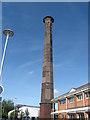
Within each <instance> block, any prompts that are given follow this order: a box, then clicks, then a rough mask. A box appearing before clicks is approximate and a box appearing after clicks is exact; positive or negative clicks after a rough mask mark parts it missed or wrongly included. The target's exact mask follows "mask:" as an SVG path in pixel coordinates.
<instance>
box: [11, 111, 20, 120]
mask: <svg viewBox="0 0 90 120" xmlns="http://www.w3.org/2000/svg"><path fill="white" fill-rule="evenodd" d="M17 114H18V111H17V110H15V112H12V113H11V114H10V119H11V120H12V119H14V118H15V120H16V119H17Z"/></svg>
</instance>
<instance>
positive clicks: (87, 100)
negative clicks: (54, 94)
mask: <svg viewBox="0 0 90 120" xmlns="http://www.w3.org/2000/svg"><path fill="white" fill-rule="evenodd" d="M52 102H53V103H58V110H57V111H55V112H52V113H51V114H52V115H58V118H64V119H65V118H70V119H73V118H74V119H82V120H83V119H84V118H87V119H88V120H89V119H90V83H88V84H86V85H83V86H81V87H78V88H72V89H71V90H70V91H69V92H67V93H65V94H63V95H61V96H59V97H58V98H55V99H53V100H52Z"/></svg>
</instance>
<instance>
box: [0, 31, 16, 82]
mask: <svg viewBox="0 0 90 120" xmlns="http://www.w3.org/2000/svg"><path fill="white" fill-rule="evenodd" d="M3 34H4V35H5V36H6V42H5V47H4V52H3V57H2V61H1V67H0V80H1V74H2V69H3V63H4V58H5V53H6V48H7V43H8V39H9V37H10V36H13V35H14V32H13V31H12V30H10V29H6V30H4V31H3Z"/></svg>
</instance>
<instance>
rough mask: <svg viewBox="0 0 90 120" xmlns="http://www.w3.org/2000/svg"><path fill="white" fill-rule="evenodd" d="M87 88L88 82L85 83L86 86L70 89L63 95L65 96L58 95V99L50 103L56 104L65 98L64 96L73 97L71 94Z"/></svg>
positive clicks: (89, 85) (89, 84)
mask: <svg viewBox="0 0 90 120" xmlns="http://www.w3.org/2000/svg"><path fill="white" fill-rule="evenodd" d="M89 87H90V82H89V83H87V84H85V85H82V86H80V87H78V88H72V89H71V90H70V91H69V92H67V93H65V94H62V95H60V96H59V97H57V98H54V99H52V100H51V101H52V102H57V101H58V99H63V98H64V97H66V96H67V97H68V96H70V95H73V94H75V93H78V91H81V90H83V89H85V88H89Z"/></svg>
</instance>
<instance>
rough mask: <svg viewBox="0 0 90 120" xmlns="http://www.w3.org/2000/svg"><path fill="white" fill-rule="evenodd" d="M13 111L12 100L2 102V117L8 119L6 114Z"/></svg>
mask: <svg viewBox="0 0 90 120" xmlns="http://www.w3.org/2000/svg"><path fill="white" fill-rule="evenodd" d="M13 109H14V103H13V101H12V100H5V99H4V100H3V101H2V117H3V118H8V112H9V111H11V110H13Z"/></svg>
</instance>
